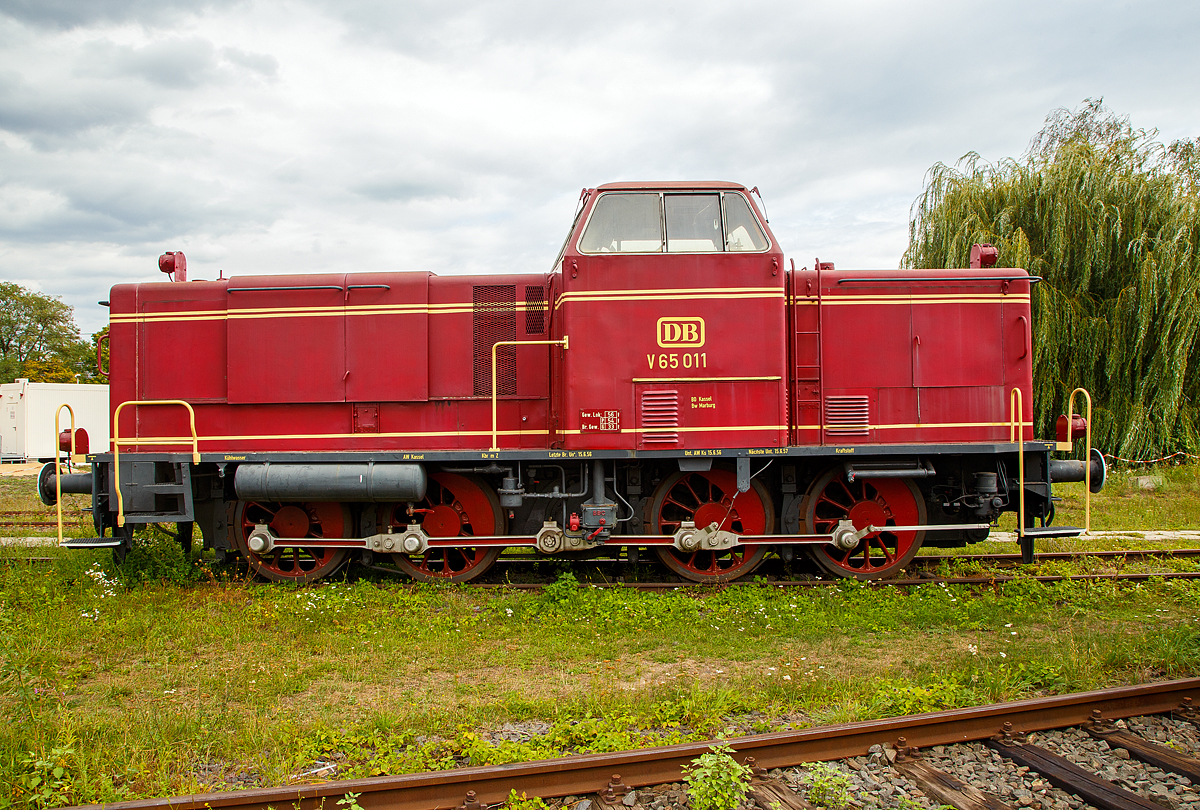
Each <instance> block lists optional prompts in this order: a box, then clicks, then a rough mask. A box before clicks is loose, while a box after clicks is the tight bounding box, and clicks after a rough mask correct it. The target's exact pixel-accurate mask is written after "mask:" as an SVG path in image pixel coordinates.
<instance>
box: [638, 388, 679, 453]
mask: <svg viewBox="0 0 1200 810" xmlns="http://www.w3.org/2000/svg"><path fill="white" fill-rule="evenodd" d="M678 427H679V392H678V391H643V392H642V443H643V444H646V445H656V446H657V445H667V444H678V443H679V432H678V431H677V430H674V428H678Z"/></svg>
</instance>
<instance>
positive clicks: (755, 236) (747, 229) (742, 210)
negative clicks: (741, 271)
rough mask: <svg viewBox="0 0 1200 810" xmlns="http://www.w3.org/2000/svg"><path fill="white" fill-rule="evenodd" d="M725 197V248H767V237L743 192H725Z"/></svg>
mask: <svg viewBox="0 0 1200 810" xmlns="http://www.w3.org/2000/svg"><path fill="white" fill-rule="evenodd" d="M722 196H723V197H724V198H725V249H726V250H766V249H767V237H766V236H764V235H763V232H762V228H760V227H759V226H758V221H757V220H756V219H755V218H754V214H752V213H750V206H749V205H748V204H747V203H746V198H745V197H743V196H742V195H741V194H723V195H722Z"/></svg>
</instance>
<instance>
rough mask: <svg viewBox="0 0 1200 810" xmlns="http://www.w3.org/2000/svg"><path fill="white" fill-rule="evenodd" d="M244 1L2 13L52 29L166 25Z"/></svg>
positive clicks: (36, 2)
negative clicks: (129, 23)
mask: <svg viewBox="0 0 1200 810" xmlns="http://www.w3.org/2000/svg"><path fill="white" fill-rule="evenodd" d="M238 5H243V0H205V1H204V2H197V0H7V2H6V3H5V4H4V8H3V10H2V11H0V13H2V14H4V15H6V16H8V17H11V18H12V19H15V20H20V21H21V22H24V23H27V24H29V25H34V26H41V27H46V28H51V29H60V30H62V29H71V28H77V27H83V26H94V25H106V24H121V23H128V22H136V23H140V24H145V25H166V24H170V23H171V22H174V21H177V20H178V19H179V18H180V17H183V16H186V15H190V14H198V13H202V12H209V11H221V10H229V9H231V8H233V7H235V6H238Z"/></svg>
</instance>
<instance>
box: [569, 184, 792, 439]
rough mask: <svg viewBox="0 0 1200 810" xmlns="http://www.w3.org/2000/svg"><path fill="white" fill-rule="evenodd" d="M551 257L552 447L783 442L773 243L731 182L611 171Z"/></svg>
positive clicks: (779, 292) (780, 277) (779, 275)
mask: <svg viewBox="0 0 1200 810" xmlns="http://www.w3.org/2000/svg"><path fill="white" fill-rule="evenodd" d="M584 195H585V202H584V206H583V210H582V211H581V215H580V216H579V217H578V218H577V220H576V225H575V228H574V229H573V231H572V233H571V235H570V237H569V238H568V240H567V244H566V246H565V248H564V250H563V253H562V256H561V259H560V262H559V264H558V266H557V268H556V269H557V270H558V271H559V272H560V273H561V292H560V294H559V296H558V298H557V300H556V301H555V304H554V306H555V316H556V317H555V319H554V320H555V324H556V326H555V328H556V331H557V336H563V335H565V336H568V337H569V339H570V350H569V351H567V352H563V353H562V354H561V360H560V362H561V374H559V375H556V386H557V390H556V396H557V398H558V399H559V401H560V402H561V408H560V409H559V412H560V414H561V419H562V424H561V427H560V430H559V435H558V437H557V438H558V442H557V445H556V446H558V447H562V448H565V449H568V450H575V449H582V448H597V449H599V448H603V449H614V450H616V449H624V450H638V451H651V452H652V451H656V450H657V451H665V452H678V451H680V450H684V451H686V450H688V449H691V448H697V449H699V448H705V449H713V448H731V447H746V446H748V445H749V446H761V447H781V446H784V445H786V443H787V426H786V418H785V413H786V403H785V399H786V394H785V388H786V371H787V370H786V365H787V363H786V342H785V323H784V321H785V314H786V313H785V308H784V307H783V306H782V303H783V300H784V273H783V272H782V263H783V254H782V252H781V251H780V249H779V247H778V244H777V243H776V241H775V239H774V238H773V236H772V235H771V232H770V229H769V227H768V226H767V224H766V222H765V221H764V220H763V218H762V217H761V216H760V215H759V213H758V210H757V209H756V208H755V206H754V203H753V201H752V200H751V199H750V193H749V192H748V191H747V190H746V188H745V187H744V186H741V185H738V184H736V183H721V182H711V183H611V184H608V185H603V186H600V187H599V188H596V189H588V190H586V191H585V192H584Z"/></svg>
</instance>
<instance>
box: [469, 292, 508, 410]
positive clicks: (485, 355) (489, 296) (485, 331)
mask: <svg viewBox="0 0 1200 810" xmlns="http://www.w3.org/2000/svg"><path fill="white" fill-rule="evenodd" d="M472 289H473V294H472V303H473V304H474V316H473V319H472V320H473V324H472V326H473V330H472V331H473V333H474V344H475V346H474V348H475V351H474V361H475V363H474V365H475V396H477V397H490V396H491V395H492V346H493V345H494V344H495V343H496V342H497V341H500V340H516V339H517V287H516V285H515V284H495V285H486V286H480V287H474V288H472ZM496 383H497V388H498V389H499V390H498V391H497V393H498V394H501V395H503V394H515V393H517V350H516V347H515V346H501V347H500V348H499V349H497V350H496Z"/></svg>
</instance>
